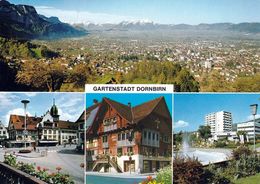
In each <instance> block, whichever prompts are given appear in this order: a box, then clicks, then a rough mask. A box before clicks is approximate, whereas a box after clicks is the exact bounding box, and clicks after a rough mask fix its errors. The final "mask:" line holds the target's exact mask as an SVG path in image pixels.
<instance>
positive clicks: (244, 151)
mask: <svg viewBox="0 0 260 184" xmlns="http://www.w3.org/2000/svg"><path fill="white" fill-rule="evenodd" d="M251 154H252V151H251V150H250V149H249V148H248V147H247V146H244V145H241V146H239V147H238V148H236V149H234V150H233V151H232V157H233V158H234V159H235V160H239V159H240V158H241V156H243V155H251Z"/></svg>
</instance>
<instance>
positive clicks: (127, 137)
mask: <svg viewBox="0 0 260 184" xmlns="http://www.w3.org/2000/svg"><path fill="white" fill-rule="evenodd" d="M125 135H126V140H128V139H129V132H126V133H125Z"/></svg>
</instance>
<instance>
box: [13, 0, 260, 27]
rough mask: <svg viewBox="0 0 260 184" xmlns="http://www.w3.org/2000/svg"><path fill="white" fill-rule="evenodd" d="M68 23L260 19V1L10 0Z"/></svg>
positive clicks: (209, 21) (232, 21) (163, 22)
mask: <svg viewBox="0 0 260 184" xmlns="http://www.w3.org/2000/svg"><path fill="white" fill-rule="evenodd" d="M9 1H10V2H12V3H14V4H28V5H33V6H35V7H36V10H37V11H38V12H39V13H41V14H43V15H46V16H57V17H59V18H60V19H61V20H62V21H63V22H67V23H89V22H91V23H97V24H102V23H119V22H122V21H137V20H142V21H153V22H155V23H161V24H181V23H185V24H193V25H194V24H200V23H219V22H231V23H241V22H260V14H259V9H260V0H217V1H214V0H41V1H39V0H9Z"/></svg>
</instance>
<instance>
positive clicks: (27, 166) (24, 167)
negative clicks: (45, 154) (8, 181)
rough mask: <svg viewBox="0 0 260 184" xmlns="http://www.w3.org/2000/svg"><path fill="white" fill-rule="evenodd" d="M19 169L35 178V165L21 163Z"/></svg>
mask: <svg viewBox="0 0 260 184" xmlns="http://www.w3.org/2000/svg"><path fill="white" fill-rule="evenodd" d="M17 169H19V170H21V171H23V172H25V173H27V174H30V175H32V176H35V168H34V165H33V164H27V163H23V162H19V164H18V166H17Z"/></svg>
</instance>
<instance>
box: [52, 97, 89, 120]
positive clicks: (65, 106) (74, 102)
mask: <svg viewBox="0 0 260 184" xmlns="http://www.w3.org/2000/svg"><path fill="white" fill-rule="evenodd" d="M55 99H56V105H57V106H58V108H59V114H60V119H61V120H70V121H76V120H77V119H78V118H79V116H80V115H81V113H82V111H83V109H84V103H85V102H84V94H81V93H62V94H57V95H55Z"/></svg>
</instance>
